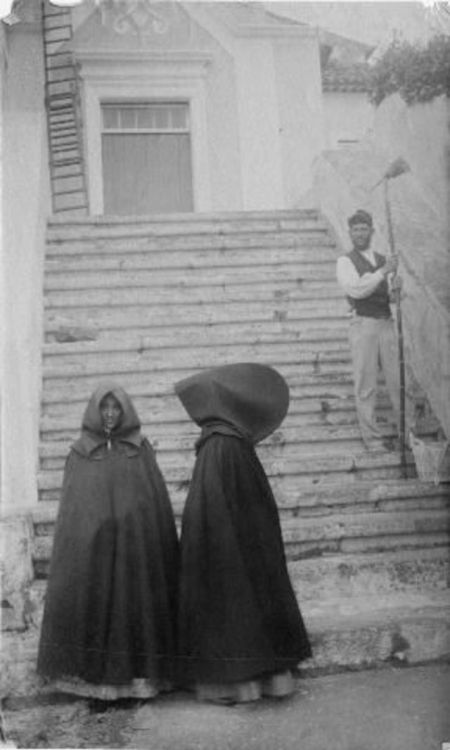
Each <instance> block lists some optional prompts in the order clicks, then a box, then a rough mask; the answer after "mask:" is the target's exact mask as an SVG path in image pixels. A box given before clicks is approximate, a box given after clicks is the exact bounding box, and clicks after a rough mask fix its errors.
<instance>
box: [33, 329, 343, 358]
mask: <svg viewBox="0 0 450 750" xmlns="http://www.w3.org/2000/svg"><path fill="white" fill-rule="evenodd" d="M165 333H166V335H162V336H161V337H160V338H158V336H157V334H155V337H153V336H152V335H151V334H150V335H148V336H145V335H143V334H132V335H130V336H128V337H127V336H123V335H120V334H119V335H116V336H114V335H110V336H107V337H105V338H102V339H97V340H95V341H92V340H89V341H86V340H82V341H68V342H67V341H62V342H60V341H57V342H49V343H46V344H44V345H43V350H42V351H43V356H44V359H45V360H48V361H49V362H50V361H51V360H57V361H58V362H59V363H60V364H62V363H64V362H69V361H73V358H74V356H75V355H81V356H82V357H83V359H84V360H85V361H86V362H87V361H88V360H89V359H91V358H92V359H93V360H95V361H99V360H101V359H102V356H101V355H102V354H104V353H107V354H108V358H109V357H110V356H111V355H116V354H118V355H119V356H126V357H129V356H130V355H132V356H136V355H137V356H138V357H139V359H140V360H141V361H142V357H143V356H144V355H147V356H149V357H152V356H153V354H154V351H155V350H156V349H157V350H160V351H161V352H164V355H165V356H166V357H167V358H169V357H171V358H172V361H173V351H174V350H175V354H176V355H178V356H177V360H178V358H179V359H181V358H182V356H183V354H182V353H183V350H184V349H186V348H188V349H189V350H190V352H191V353H193V352H194V351H195V352H198V354H200V356H201V357H204V359H207V358H208V354H209V356H213V357H214V354H215V351H217V350H220V352H221V354H225V352H226V351H227V349H229V347H232V348H233V350H237V349H238V348H240V349H241V350H242V354H243V355H244V353H245V349H248V351H249V352H252V350H253V349H256V350H257V351H258V353H259V351H260V353H261V354H262V355H263V356H264V355H266V356H267V354H268V353H269V352H271V351H273V355H274V356H275V357H278V356H279V357H280V360H277V361H283V360H282V358H283V357H284V358H285V357H286V354H287V352H288V351H289V352H291V351H292V346H293V345H295V344H300V339H299V338H297V335H296V332H295V327H292V328H291V329H290V330H289V329H288V330H287V332H286V335H284V336H283V335H282V333H281V330H280V327H278V330H277V326H276V325H275V326H273V328H272V330H271V331H270V332H269V333H268V334H267V336H264V337H260V336H259V335H258V332H257V331H254V330H253V331H251V330H250V331H249V332H248V333H249V337H248V338H247V337H245V336H244V335H242V336H239V337H238V338H237V339H236V337H235V338H234V339H233V338H227V337H226V336H225V335H224V337H223V338H224V341H223V343H220V341H218V342H217V343H213V341H211V339H208V338H207V337H206V336H205V335H202V333H201V331H197V332H196V333H197V335H196V336H194V341H187V342H186V343H185V344H184V345H183V342H182V339H181V340H180V341H177V339H176V338H175V337H174V339H171V337H170V335H169V336H167V331H166V332H165ZM243 333H244V332H243ZM194 342H195V343H194ZM301 344H302V346H301V351H300V352H299V356H298V359H299V360H300V361H303V362H313V363H316V362H319V363H320V361H321V360H325V361H327V360H328V361H330V359H336V356H339V357H340V358H344V360H348V359H349V357H350V353H349V347H348V342H347V337H346V335H345V331H343V332H342V335H341V336H337V335H336V336H332V335H328V336H327V337H322V336H319V338H313V337H311V338H308V339H306V340H305V341H304V342H303V341H302V342H301ZM303 344H304V345H303ZM211 350H213V351H211ZM198 354H197V355H196V356H197V357H198ZM207 366H208V365H207Z"/></svg>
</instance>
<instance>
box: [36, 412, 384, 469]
mask: <svg viewBox="0 0 450 750" xmlns="http://www.w3.org/2000/svg"><path fill="white" fill-rule="evenodd" d="M81 417H82V413H81V414H74V415H73V417H72V421H71V422H70V423H69V422H68V421H67V419H68V415H67V414H66V415H64V414H61V415H60V419H61V423H62V424H63V425H64V426H63V427H62V430H61V431H67V430H69V429H73V430H74V434H75V435H76V428H74V426H73V425H74V423H75V421H76V422H77V424H78V431H79V425H80V424H81ZM63 420H65V421H63ZM42 432H43V435H45V431H44V430H42ZM143 433H144V434H146V435H151V444H152V446H153V448H154V450H155V451H157V452H158V454H160V453H165V454H171V453H178V452H186V451H188V452H190V451H192V450H193V447H194V443H195V441H196V440H197V438H198V437H199V435H200V431H199V429H198V428H196V426H195V425H194V424H193V423H192V422H190V421H189V422H187V423H186V427H185V429H184V430H180V431H177V432H172V433H167V432H166V431H165V430H164V429H160V430H159V432H156V431H155V430H154V426H153V425H152V424H151V423H148V424H144V426H143ZM383 434H384V435H386V436H390V437H394V436H395V433H394V428H393V425H389V426H386V427H385V428H384V431H383ZM69 447H70V443H69V442H67V440H65V441H59V442H54V441H52V442H43V443H42V444H41V448H40V457H41V459H42V460H44V461H45V460H47V461H49V460H52V461H55V460H60V461H61V460H63V458H65V456H66V455H67V451H68V449H69ZM257 450H258V453H259V454H260V455H261V456H264V455H266V454H268V453H270V455H272V456H273V457H275V456H279V455H283V456H285V457H286V458H287V457H289V456H291V457H292V458H295V457H296V456H300V455H301V454H302V452H308V453H309V454H310V455H315V454H316V453H317V452H325V453H331V452H333V453H346V454H348V452H349V451H356V450H359V452H361V450H362V444H361V439H360V432H359V427H358V425H356V424H353V425H327V424H322V425H310V426H309V427H308V430H307V431H304V430H301V429H299V426H298V425H296V424H294V425H293V424H292V423H291V422H290V421H288V420H286V421H285V423H283V427H282V428H281V429H279V430H277V431H276V432H274V433H273V434H272V435H271V436H270V437H269V438H267V439H266V440H264V442H262V443H260V444H259V445H258V448H257ZM47 468H48V467H47Z"/></svg>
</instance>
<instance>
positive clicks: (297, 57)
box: [274, 36, 323, 208]
mask: <svg viewBox="0 0 450 750" xmlns="http://www.w3.org/2000/svg"><path fill="white" fill-rule="evenodd" d="M274 61H275V81H276V89H277V103H278V111H279V130H278V138H279V140H280V146H281V169H282V177H283V208H297V207H299V206H300V205H304V204H309V197H308V194H309V192H310V191H311V189H312V179H313V178H312V162H313V160H314V159H315V157H316V156H317V155H318V154H320V152H321V151H322V149H323V127H322V126H323V114H322V93H321V79H320V61H319V48H318V43H317V39H316V37H315V36H314V37H304V38H302V39H293V40H290V41H287V40H283V41H282V42H276V43H275V45H274Z"/></svg>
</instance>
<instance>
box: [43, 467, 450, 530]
mask: <svg viewBox="0 0 450 750" xmlns="http://www.w3.org/2000/svg"><path fill="white" fill-rule="evenodd" d="M62 467H63V464H62V463H61V464H60V466H59V467H58V468H59V469H62ZM306 481H307V478H306ZM271 486H272V488H273V490H274V492H275V496H276V500H277V505H278V508H279V510H280V514H281V515H282V516H283V517H284V518H299V519H300V520H299V523H301V519H302V518H303V517H304V516H310V517H312V516H324V515H329V514H330V513H332V514H349V513H350V514H351V513H359V512H364V513H369V512H379V511H382V512H385V513H388V512H392V511H403V512H409V511H410V510H422V511H424V512H427V511H428V510H445V509H448V508H449V506H450V486H449V485H434V484H431V483H426V484H425V483H423V482H421V481H420V480H419V479H417V478H411V479H407V480H405V479H389V478H386V477H381V478H379V479H378V480H369V481H367V480H366V481H365V480H363V479H361V478H358V474H357V473H350V474H347V475H342V477H341V481H340V482H339V483H338V484H337V483H336V482H335V481H334V480H330V479H329V478H328V477H327V476H326V475H325V476H323V477H321V478H320V481H319V482H317V483H316V484H311V483H309V484H306V483H305V477H301V476H300V477H296V476H294V475H292V476H288V477H283V478H280V477H278V478H272V479H271ZM168 487H169V490H170V497H171V500H172V504H173V506H174V508H175V510H176V512H177V514H179V513H180V512H181V510H182V508H183V505H184V502H185V499H186V495H187V485H186V486H184V485H183V486H180V485H179V484H174V483H168ZM57 509H58V502H54V501H53V500H50V501H48V502H45V501H41V502H39V503H38V505H37V506H36V507H35V508H34V509H33V519H34V521H35V523H36V524H40V525H41V526H42V527H43V528H45V527H46V526H47V525H49V524H50V525H51V524H53V523H54V521H55V518H56V513H57Z"/></svg>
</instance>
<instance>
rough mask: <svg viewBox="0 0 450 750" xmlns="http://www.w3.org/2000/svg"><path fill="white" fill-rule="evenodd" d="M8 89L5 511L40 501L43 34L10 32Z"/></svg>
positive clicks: (5, 152)
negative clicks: (38, 470) (38, 498)
mask: <svg viewBox="0 0 450 750" xmlns="http://www.w3.org/2000/svg"><path fill="white" fill-rule="evenodd" d="M8 37H9V38H8V58H7V69H6V71H5V77H4V86H3V89H4V90H3V156H4V164H3V206H2V209H3V243H4V246H3V267H2V271H3V278H2V300H3V310H2V317H3V320H4V337H3V346H2V370H3V383H2V386H3V387H2V391H3V392H2V402H3V413H2V424H1V432H2V440H1V444H2V467H3V471H2V509H3V510H5V509H6V510H8V509H18V508H20V507H24V506H28V505H30V504H33V503H35V502H36V500H37V466H38V439H39V407H40V404H39V401H40V383H41V369H40V362H41V347H42V308H43V301H42V288H43V261H44V236H45V218H46V215H47V213H48V184H47V166H46V130H45V119H44V106H43V105H44V88H43V62H42V49H41V39H40V36H39V28H38V27H34V26H27V25H25V24H20V25H19V24H18V25H17V26H14V27H13V28H12V29H11V30H10V31H9V32H8Z"/></svg>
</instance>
